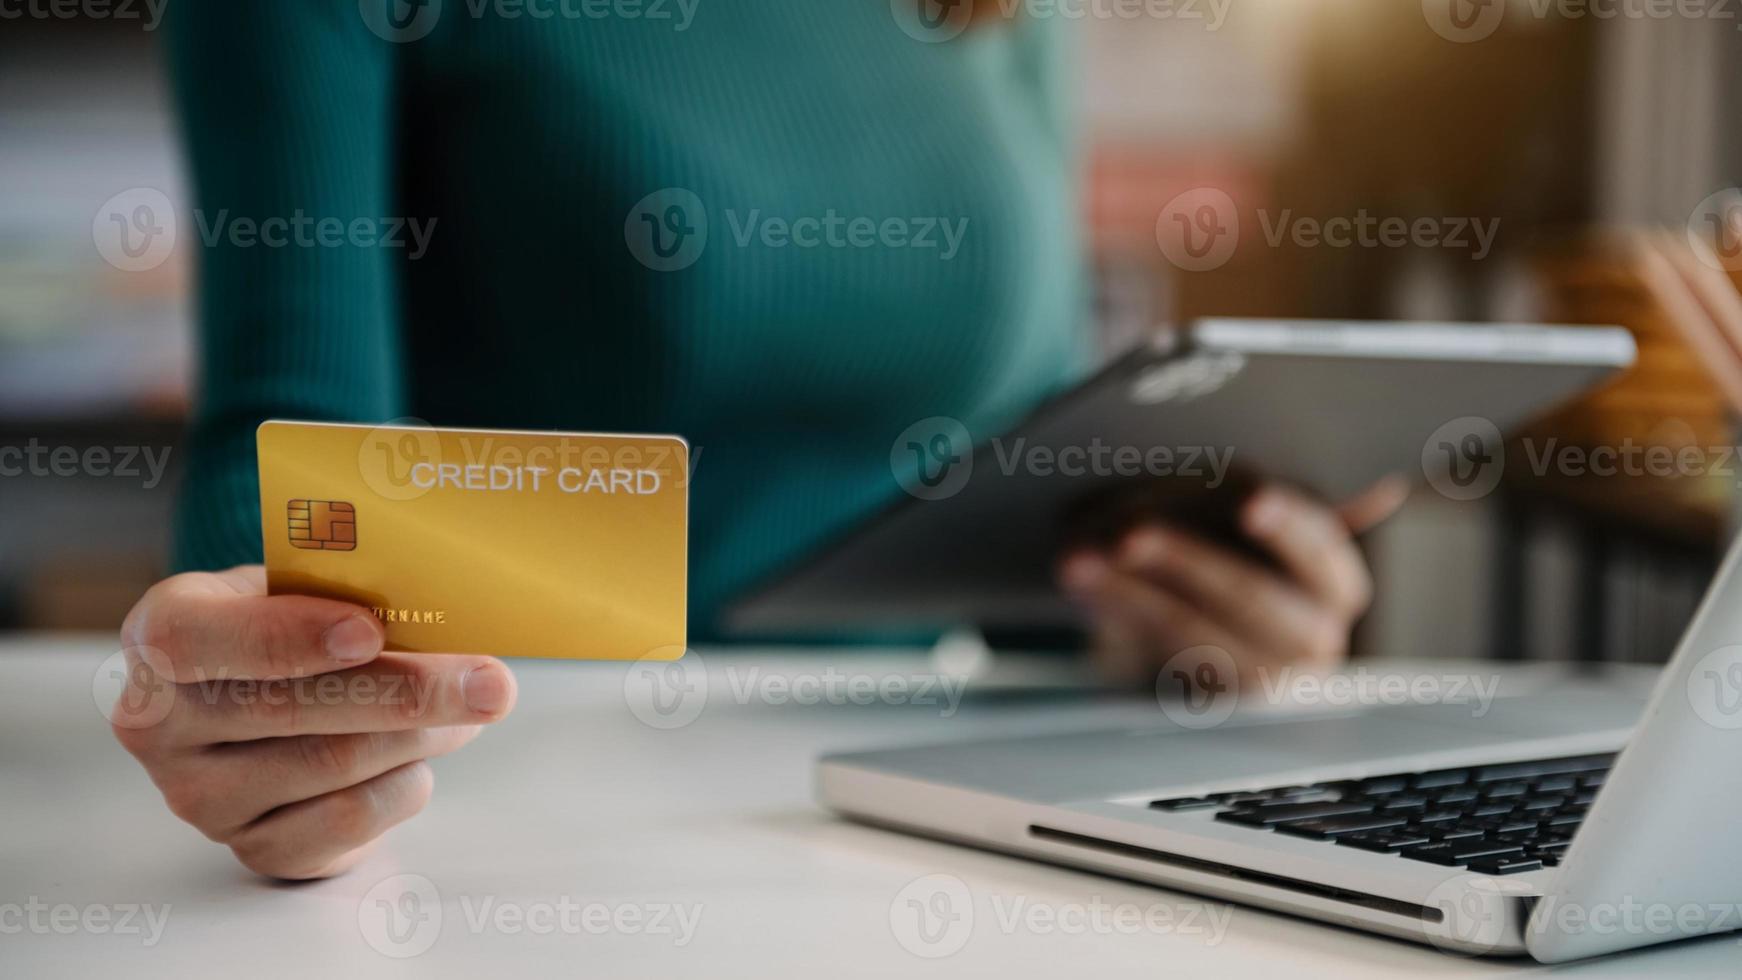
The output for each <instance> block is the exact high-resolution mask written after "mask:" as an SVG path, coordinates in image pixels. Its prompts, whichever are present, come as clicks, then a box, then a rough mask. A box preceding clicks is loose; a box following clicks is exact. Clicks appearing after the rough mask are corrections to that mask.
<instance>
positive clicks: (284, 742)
mask: <svg viewBox="0 0 1742 980" xmlns="http://www.w3.org/2000/svg"><path fill="white" fill-rule="evenodd" d="M383 635H384V634H383V631H382V627H381V624H380V623H379V621H377V620H376V619H375V617H374V616H372V615H370V614H369V612H368V610H366V609H363V608H361V607H359V606H354V605H351V604H349V603H344V602H336V601H333V600H330V599H315V598H309V597H305V596H268V595H266V573H265V570H264V569H263V568H261V567H260V566H257V565H254V566H246V567H241V568H233V569H231V570H229V571H227V572H221V573H216V574H206V573H193V574H187V575H177V576H175V577H174V578H170V579H166V580H164V581H162V582H159V583H158V584H157V585H155V586H153V587H152V588H151V590H150V591H148V592H146V594H145V596H144V597H143V598H142V599H140V600H139V604H138V605H136V606H134V607H133V611H132V612H131V613H129V614H128V616H127V621H126V623H125V624H124V625H123V626H122V628H121V642H122V646H123V647H124V648H125V650H126V653H127V660H128V671H127V674H128V679H127V686H126V688H125V689H124V690H123V693H122V695H121V698H120V700H119V701H118V702H117V704H116V706H115V709H114V712H113V713H112V715H111V723H112V725H113V728H114V731H115V737H116V738H117V739H119V740H120V742H121V744H122V745H123V746H124V747H125V748H126V749H127V751H128V752H131V753H132V754H133V756H134V757H135V758H137V759H138V760H139V761H140V762H141V763H143V764H144V765H145V769H146V771H147V772H149V773H150V774H151V778H152V781H153V782H155V783H156V784H157V788H158V789H159V790H161V791H162V792H163V797H164V800H165V802H167V803H168V804H169V808H170V810H171V811H172V812H173V813H175V815H176V816H178V817H181V818H182V819H183V820H186V821H187V822H188V823H191V824H193V825H194V826H195V827H197V828H199V830H200V831H201V832H202V833H204V834H205V835H206V836H207V837H209V838H211V839H212V840H214V841H217V842H219V843H221V844H227V845H229V847H230V849H231V850H232V851H234V852H235V854H236V857H237V858H238V859H240V860H241V862H242V863H243V864H245V865H247V866H248V867H249V868H251V869H253V870H254V871H257V872H259V873H261V874H264V875H271V876H273V877H276V878H320V877H325V876H328V875H334V874H338V873H339V872H341V871H344V870H345V869H346V868H348V867H350V866H351V865H352V864H354V863H355V862H356V861H357V860H358V859H359V858H360V857H361V856H362V855H363V854H364V853H365V851H366V849H367V846H368V845H369V844H370V842H372V841H373V840H374V839H375V838H377V837H379V836H380V835H381V834H382V833H383V832H384V831H386V830H387V829H388V828H389V827H392V826H393V825H394V824H397V823H399V822H400V821H402V820H405V819H407V818H408V817H410V816H412V815H413V814H415V813H417V812H418V811H419V810H421V809H423V806H424V804H425V803H427V802H429V797H430V790H431V786H432V775H431V773H430V768H429V766H428V764H427V763H425V762H424V760H425V759H430V758H433V757H435V756H438V755H443V754H445V753H448V752H452V751H454V750H455V749H457V748H459V747H460V746H462V745H465V744H466V743H467V742H469V741H471V740H472V738H473V737H474V736H476V735H477V734H478V731H479V726H480V725H482V724H485V723H489V722H493V721H496V720H498V719H500V718H502V717H503V716H504V715H506V714H508V712H509V711H510V710H511V709H512V708H513V707H514V699H515V683H514V675H513V674H511V673H510V672H509V671H508V668H507V667H505V666H503V664H502V663H501V661H498V660H496V659H494V658H491V657H474V656H447V655H443V656H416V655H406V654H394V653H383V652H382V649H381V648H382V643H383Z"/></svg>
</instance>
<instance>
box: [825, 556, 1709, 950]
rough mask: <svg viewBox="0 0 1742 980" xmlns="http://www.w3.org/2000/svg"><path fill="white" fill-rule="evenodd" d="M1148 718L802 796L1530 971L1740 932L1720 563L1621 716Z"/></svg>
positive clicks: (1598, 711) (1425, 712)
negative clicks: (1667, 655)
mask: <svg viewBox="0 0 1742 980" xmlns="http://www.w3.org/2000/svg"><path fill="white" fill-rule="evenodd" d="M1168 674H1169V669H1168V667H1165V666H1164V668H1163V676H1162V684H1163V685H1164V686H1165V684H1166V683H1168V682H1169V677H1168ZM1232 696H1235V697H1238V694H1235V695H1232ZM1165 705H1166V706H1167V707H1169V708H1170V710H1168V711H1166V712H1162V713H1159V717H1158V721H1161V722H1164V723H1162V724H1158V725H1157V727H1155V728H1153V729H1148V730H1141V731H1131V730H1124V731H1108V732H1094V733H1088V734H1080V735H1069V736H1048V737H1039V738H1030V739H1017V740H999V741H983V742H971V743H963V744H955V745H934V746H926V747H921V748H908V749H900V750H894V751H883V752H867V753H857V754H848V755H836V756H830V757H827V758H824V759H823V760H821V762H820V763H819V766H818V792H819V794H820V797H821V800H822V802H823V803H824V804H826V805H827V806H829V807H831V808H833V809H834V810H836V811H838V812H840V813H842V814H844V815H846V816H849V817H852V818H855V819H859V820H863V821H867V822H871V823H875V824H879V825H883V826H887V827H891V828H896V829H901V830H906V831H909V832H912V833H917V834H923V835H926V836H930V837H937V838H943V839H946V840H952V841H957V842H960V843H964V844H970V845H975V846H979V847H985V848H992V849H996V850H999V851H1005V852H1009V853H1012V854H1017V855H1022V856H1026V857H1031V858H1036V859H1040V860H1043V861H1047V862H1050V863H1055V864H1061V865H1070V866H1074V867H1080V868H1085V869H1090V870H1094V871H1098V872H1103V873H1107V874H1112V875H1117V876H1120V877H1124V878H1130V879H1136V880H1139V881H1145V882H1151V883H1154V884H1157V885H1165V886H1168V887H1170V888H1177V889H1181V890H1185V891H1191V892H1197V893H1201V894H1204V895H1209V896H1214V897H1217V898H1221V899H1225V900H1230V901H1237V902H1242V903H1246V904H1250V905H1257V906H1264V907H1267V908H1272V909H1279V910H1283V911H1287V912H1292V913H1296V914H1299V915H1303V916H1309V917H1312V918H1316V919H1322V920H1325V921H1327V922H1334V923H1337V924H1340V925H1345V926H1352V927H1356V928H1361V929H1367V930H1371V931H1374V932H1379V933H1384V934H1386V935H1390V936H1397V937H1402V938H1405V939H1412V940H1418V941H1421V942H1427V943H1432V944H1434V945H1436V946H1439V947H1440V948H1442V949H1445V950H1448V951H1458V952H1462V953H1473V954H1497V955H1518V954H1528V955H1530V956H1532V957H1535V958H1536V959H1537V960H1540V961H1542V962H1545V963H1555V962H1561V961H1565V960H1572V959H1578V958H1581V957H1587V956H1594V955H1597V954H1600V953H1607V952H1612V951H1615V950H1621V949H1628V948H1633V947H1639V946H1646V945H1650V944H1654V943H1661V942H1667V941H1670V940H1676V939H1683V938H1687V937H1690V936H1696V935H1705V934H1710V933H1716V932H1724V931H1728V930H1733V929H1737V928H1742V921H1739V920H1742V842H1739V840H1738V838H1737V834H1736V832H1737V828H1738V827H1742V543H1738V544H1735V545H1732V547H1731V551H1730V554H1729V555H1728V557H1727V558H1726V559H1725V561H1724V562H1723V565H1722V567H1721V568H1720V570H1719V572H1718V575H1717V577H1716V579H1715V580H1714V582H1713V585H1712V587H1711V589H1710V591H1709V592H1708V594H1707V596H1706V598H1705V601H1704V603H1703V604H1702V606H1701V608H1700V610H1699V612H1698V613H1697V614H1696V615H1695V617H1694V619H1693V622H1692V624H1691V625H1690V626H1689V628H1688V631H1687V633H1686V634H1685V635H1684V636H1683V638H1682V641H1681V644H1680V646H1679V647H1678V648H1677V651H1676V654H1675V656H1674V658H1673V659H1672V660H1671V662H1670V663H1669V665H1668V666H1667V667H1666V668H1665V669H1664V671H1663V674H1662V676H1661V678H1660V679H1659V681H1658V684H1657V687H1656V689H1655V691H1654V692H1653V693H1652V694H1651V696H1650V698H1649V700H1648V701H1646V702H1643V703H1642V702H1640V701H1638V700H1630V699H1628V698H1625V697H1618V696H1599V695H1597V694H1594V693H1593V692H1592V691H1591V690H1590V689H1588V688H1576V687H1568V688H1566V689H1563V690H1558V691H1555V692H1551V693H1548V694H1544V695H1540V696H1530V697H1523V698H1514V699H1506V698H1502V699H1500V700H1498V701H1495V702H1494V703H1493V705H1492V708H1491V710H1489V711H1488V712H1487V713H1486V714H1484V715H1482V716H1481V717H1476V715H1477V712H1473V711H1471V710H1470V708H1469V707H1468V706H1467V705H1455V704H1437V705H1426V704H1423V705H1415V706H1409V707H1382V708H1375V709H1372V710H1368V711H1363V712H1355V713H1350V714H1346V715H1343V716H1339V717H1317V718H1312V719H1306V720H1301V719H1296V720H1283V721H1270V722H1265V723H1242V722H1240V721H1239V720H1238V716H1235V717H1233V718H1227V719H1225V720H1224V719H1223V717H1222V712H1221V710H1220V709H1219V708H1218V706H1217V704H1216V702H1215V699H1214V698H1209V699H1199V700H1195V701H1194V700H1183V701H1170V702H1165ZM1642 710H1643V713H1642ZM1218 721H1221V722H1222V723H1220V724H1217V723H1216V722H1218Z"/></svg>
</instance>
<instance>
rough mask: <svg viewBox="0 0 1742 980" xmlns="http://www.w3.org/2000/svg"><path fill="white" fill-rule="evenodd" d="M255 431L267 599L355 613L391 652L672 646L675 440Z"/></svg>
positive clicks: (682, 469) (273, 425)
mask: <svg viewBox="0 0 1742 980" xmlns="http://www.w3.org/2000/svg"><path fill="white" fill-rule="evenodd" d="M257 438H258V447H259V460H260V521H261V529H262V535H263V537H264V544H265V555H266V573H267V586H268V591H269V592H270V593H271V594H273V595H280V594H299V595H313V596H321V597H325V598H331V599H340V600H344V601H346V602H352V603H356V604H358V605H361V606H363V607H365V608H367V609H369V610H370V611H371V612H372V613H373V614H374V615H375V616H376V618H377V619H379V620H381V622H382V624H383V625H384V626H385V627H386V630H387V644H388V649H392V650H403V651H409V652H418V653H488V654H495V655H498V656H518V657H542V658H566V659H588V660H639V659H644V658H646V659H660V660H675V659H677V658H678V657H680V656H682V655H683V650H684V644H685V623H686V618H685V603H686V598H687V574H688V522H689V447H688V445H687V444H686V443H685V442H684V441H683V440H682V439H680V438H678V437H675V436H647V435H602V434H592V433H565V432H519V431H490V430H482V429H438V428H429V427H424V426H398V425H386V426H367V425H341V424H327V423H313V422H289V421H271V422H266V423H265V424H263V425H261V426H260V429H259V433H258V437H257Z"/></svg>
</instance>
